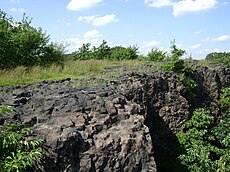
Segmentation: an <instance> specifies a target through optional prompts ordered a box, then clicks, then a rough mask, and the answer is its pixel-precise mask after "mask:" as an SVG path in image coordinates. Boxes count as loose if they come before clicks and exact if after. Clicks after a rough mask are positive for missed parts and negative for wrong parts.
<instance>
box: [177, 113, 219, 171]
mask: <svg viewBox="0 0 230 172" xmlns="http://www.w3.org/2000/svg"><path fill="white" fill-rule="evenodd" d="M212 121H213V120H212V117H211V115H210V112H209V111H208V110H205V109H197V110H196V111H194V113H193V116H192V118H191V119H190V120H189V121H187V122H186V123H185V126H184V127H185V132H184V133H177V137H178V140H179V142H180V144H181V146H182V147H183V149H185V150H186V152H185V153H184V154H182V155H180V156H179V159H180V160H181V163H182V164H183V165H185V166H186V167H187V168H188V171H216V169H217V167H218V160H219V158H220V150H219V149H218V148H217V147H215V146H214V145H212V144H211V142H212V141H215V138H214V137H213V136H212V135H211V134H210V131H209V128H210V126H211V124H212Z"/></svg>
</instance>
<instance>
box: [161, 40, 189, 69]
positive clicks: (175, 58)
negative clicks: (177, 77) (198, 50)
mask: <svg viewBox="0 0 230 172" xmlns="http://www.w3.org/2000/svg"><path fill="white" fill-rule="evenodd" d="M171 44H172V45H171V47H170V48H171V55H170V56H169V57H168V58H166V61H167V63H166V64H163V65H162V66H161V69H162V70H166V71H173V72H175V73H182V72H183V71H184V70H185V68H186V65H185V61H184V60H183V59H181V57H182V56H183V55H184V54H185V50H182V49H179V48H177V46H176V44H175V40H174V41H172V42H171Z"/></svg>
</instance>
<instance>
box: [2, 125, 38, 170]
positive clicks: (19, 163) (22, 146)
mask: <svg viewBox="0 0 230 172" xmlns="http://www.w3.org/2000/svg"><path fill="white" fill-rule="evenodd" d="M32 133H33V131H32V130H31V129H30V128H23V127H20V126H18V125H16V124H10V125H7V126H5V128H4V130H3V131H1V132H0V171H2V172H24V171H26V169H27V168H28V167H32V166H33V165H35V163H36V162H37V161H38V159H39V156H41V155H42V150H41V148H40V146H41V145H42V140H40V139H35V138H33V137H31V136H32Z"/></svg>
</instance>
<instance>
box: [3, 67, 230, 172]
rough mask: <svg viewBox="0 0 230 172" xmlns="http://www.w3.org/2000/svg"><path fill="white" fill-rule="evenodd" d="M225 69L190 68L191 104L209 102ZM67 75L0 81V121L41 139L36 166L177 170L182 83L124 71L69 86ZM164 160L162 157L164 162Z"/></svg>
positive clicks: (185, 111)
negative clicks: (6, 110) (101, 81)
mask: <svg viewBox="0 0 230 172" xmlns="http://www.w3.org/2000/svg"><path fill="white" fill-rule="evenodd" d="M229 78H230V74H229V71H228V69H226V68H224V67H222V66H219V67H216V68H215V69H209V68H206V67H199V66H198V67H197V70H196V72H195V73H194V75H193V79H194V80H195V81H196V82H197V83H198V88H197V89H196V95H197V97H196V98H197V101H199V102H198V103H199V105H200V106H201V105H202V106H207V105H212V108H213V111H214V115H216V114H218V106H217V105H216V99H217V98H218V97H219V95H220V94H219V93H220V89H221V88H222V87H223V86H227V85H229ZM72 85H73V84H72V80H71V79H69V78H68V79H63V80H59V81H43V82H40V83H37V84H30V85H26V86H18V87H1V88H0V91H1V92H2V94H1V95H0V105H11V106H14V107H15V109H14V112H13V113H12V114H11V115H9V116H6V117H2V118H1V119H0V125H4V124H6V123H8V122H14V123H19V124H22V125H25V126H29V127H31V128H33V130H34V131H35V133H36V135H37V137H40V138H42V139H43V140H44V141H45V143H44V148H45V149H44V150H45V151H46V154H47V155H48V156H47V157H45V158H43V159H42V161H41V163H40V165H39V170H38V171H43V172H45V171H46V172H52V171H53V172H62V171H66V172H75V171H119V172H120V171H137V172H138V171H143V172H144V171H146V172H147V171H177V169H172V167H169V168H170V169H169V168H164V167H163V165H162V164H164V163H162V162H163V161H166V162H167V160H170V159H172V158H175V157H176V156H177V155H178V152H177V146H178V143H177V139H176V137H175V133H176V132H179V131H182V130H183V124H184V122H185V121H186V120H188V119H189V110H190V108H191V106H193V105H191V103H190V102H189V100H188V98H187V97H186V96H185V95H186V87H185V86H184V85H183V83H182V82H180V80H179V78H178V76H177V75H176V74H173V73H171V72H148V73H137V72H127V74H126V75H124V76H123V77H119V78H117V80H114V81H110V82H109V83H108V86H107V87H105V88H96V87H95V88H93V87H91V88H88V87H86V88H74V87H73V86H72ZM166 164H167V163H166Z"/></svg>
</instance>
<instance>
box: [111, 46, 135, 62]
mask: <svg viewBox="0 0 230 172" xmlns="http://www.w3.org/2000/svg"><path fill="white" fill-rule="evenodd" d="M137 51H138V48H137V47H136V46H133V47H132V46H130V47H127V48H125V47H122V46H115V47H112V48H111V57H110V59H112V60H135V59H137V58H138V55H137Z"/></svg>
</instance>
